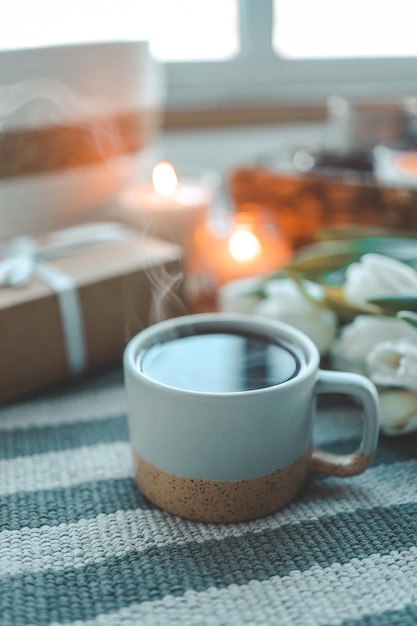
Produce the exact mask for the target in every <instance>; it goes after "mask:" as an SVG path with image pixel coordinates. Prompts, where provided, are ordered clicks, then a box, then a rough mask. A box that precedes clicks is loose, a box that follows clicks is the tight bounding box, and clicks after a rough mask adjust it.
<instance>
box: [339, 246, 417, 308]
mask: <svg viewBox="0 0 417 626" xmlns="http://www.w3.org/2000/svg"><path fill="white" fill-rule="evenodd" d="M344 291H345V296H346V299H347V300H348V301H349V302H352V303H354V304H363V303H364V302H366V301H367V300H370V299H372V298H384V297H389V296H414V295H415V297H416V298H417V272H416V271H415V270H414V269H413V268H412V267H409V266H408V265H406V264H405V263H402V262H401V261H397V260H396V259H392V258H390V257H387V256H383V255H382V254H375V253H369V254H365V255H364V256H363V257H362V258H361V259H360V261H359V262H358V263H352V264H351V265H349V266H348V268H347V270H346V279H345V285H344Z"/></svg>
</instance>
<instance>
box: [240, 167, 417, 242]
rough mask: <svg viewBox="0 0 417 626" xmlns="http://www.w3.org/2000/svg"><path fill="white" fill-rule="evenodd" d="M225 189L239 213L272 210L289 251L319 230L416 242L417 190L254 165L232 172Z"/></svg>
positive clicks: (362, 176)
mask: <svg viewBox="0 0 417 626" xmlns="http://www.w3.org/2000/svg"><path fill="white" fill-rule="evenodd" d="M229 185H230V193H231V197H232V200H233V202H234V204H235V206H236V209H237V210H238V211H240V210H247V207H248V204H251V205H252V210H256V209H255V207H256V206H260V207H265V208H268V209H270V210H271V209H272V210H274V211H275V212H276V213H277V216H278V219H279V222H280V227H281V230H282V233H283V234H284V236H285V237H287V239H288V241H290V242H291V244H292V245H293V246H294V247H299V246H301V245H304V244H306V243H310V242H312V241H313V240H315V239H316V238H317V235H318V233H319V231H321V230H323V229H329V228H330V229H331V228H342V227H344V226H359V227H364V226H366V227H371V226H373V227H378V228H383V229H389V231H390V232H392V231H395V232H399V231H401V232H404V231H406V232H407V233H408V235H409V236H413V235H412V233H413V232H415V234H416V236H417V187H415V188H407V187H388V186H382V185H380V184H379V183H378V181H377V180H376V179H375V177H374V175H373V174H372V173H369V172H366V173H357V174H352V173H351V172H350V173H349V175H346V176H345V175H343V174H342V173H341V174H340V176H335V175H332V176H329V175H320V174H317V173H315V174H310V173H309V174H304V173H297V172H288V171H280V170H279V169H278V168H272V167H268V166H264V165H254V166H248V167H241V168H236V169H235V170H234V171H232V172H231V175H230V177H229ZM410 233H411V235H410Z"/></svg>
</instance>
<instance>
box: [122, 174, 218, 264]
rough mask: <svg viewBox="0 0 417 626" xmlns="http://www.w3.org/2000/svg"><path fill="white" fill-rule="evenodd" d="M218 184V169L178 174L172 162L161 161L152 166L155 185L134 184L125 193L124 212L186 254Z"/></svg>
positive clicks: (128, 217)
mask: <svg viewBox="0 0 417 626" xmlns="http://www.w3.org/2000/svg"><path fill="white" fill-rule="evenodd" d="M219 185H220V178H219V176H218V175H217V174H216V173H215V172H208V171H196V172H195V173H193V172H192V171H190V173H189V174H188V175H187V172H185V173H184V175H181V174H179V175H178V176H177V173H176V171H175V169H174V167H173V166H172V165H171V164H170V163H167V162H161V163H158V164H157V165H155V167H154V169H153V172H152V184H147V185H135V186H132V187H131V188H130V189H127V190H126V191H125V192H124V194H123V195H122V198H121V204H122V211H123V214H124V216H125V217H126V219H127V221H129V223H131V224H134V225H136V226H138V227H139V228H140V229H141V230H143V231H145V232H146V233H148V234H149V235H153V236H156V237H160V238H161V239H166V240H168V241H172V242H174V243H177V244H179V245H180V246H182V247H183V248H184V251H185V256H186V257H187V256H189V255H190V253H191V250H192V247H193V241H194V234H195V231H196V229H197V227H198V225H199V224H201V223H202V222H203V221H204V218H205V216H206V213H207V211H208V209H209V208H210V206H211V205H212V204H213V202H214V198H215V194H216V192H217V190H218V187H219Z"/></svg>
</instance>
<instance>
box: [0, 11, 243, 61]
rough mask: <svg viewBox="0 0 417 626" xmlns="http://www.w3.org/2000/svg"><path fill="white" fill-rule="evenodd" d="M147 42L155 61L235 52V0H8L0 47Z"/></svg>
mask: <svg viewBox="0 0 417 626" xmlns="http://www.w3.org/2000/svg"><path fill="white" fill-rule="evenodd" d="M117 39H121V40H128V39H133V40H138V39H147V40H149V41H150V47H151V51H152V53H153V54H154V55H155V56H156V57H157V58H159V59H163V60H168V61H176V60H202V59H204V60H206V59H207V60H208V59H210V60H213V59H226V58H230V57H232V56H234V55H235V54H237V52H238V51H239V37H238V8H237V0H210V1H207V0H70V1H69V0H68V1H67V0H66V1H64V2H63V1H59V0H36V1H34V0H10V1H9V2H7V3H5V4H4V6H2V10H1V21H0V48H19V47H30V46H44V45H51V44H60V43H69V42H85V41H100V40H111V41H114V40H117Z"/></svg>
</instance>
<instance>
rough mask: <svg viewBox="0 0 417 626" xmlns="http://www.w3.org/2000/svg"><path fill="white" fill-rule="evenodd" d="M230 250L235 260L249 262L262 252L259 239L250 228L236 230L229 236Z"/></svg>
mask: <svg viewBox="0 0 417 626" xmlns="http://www.w3.org/2000/svg"><path fill="white" fill-rule="evenodd" d="M228 247H229V252H230V254H231V256H232V257H233V258H234V259H235V261H239V262H240V263H249V262H250V261H253V260H254V259H256V257H257V256H258V255H259V254H260V252H261V244H260V243H259V239H258V238H257V237H256V235H254V234H253V233H251V232H250V231H249V230H244V229H238V230H235V231H234V232H233V233H232V234H231V235H230V237H229V241H228Z"/></svg>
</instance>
